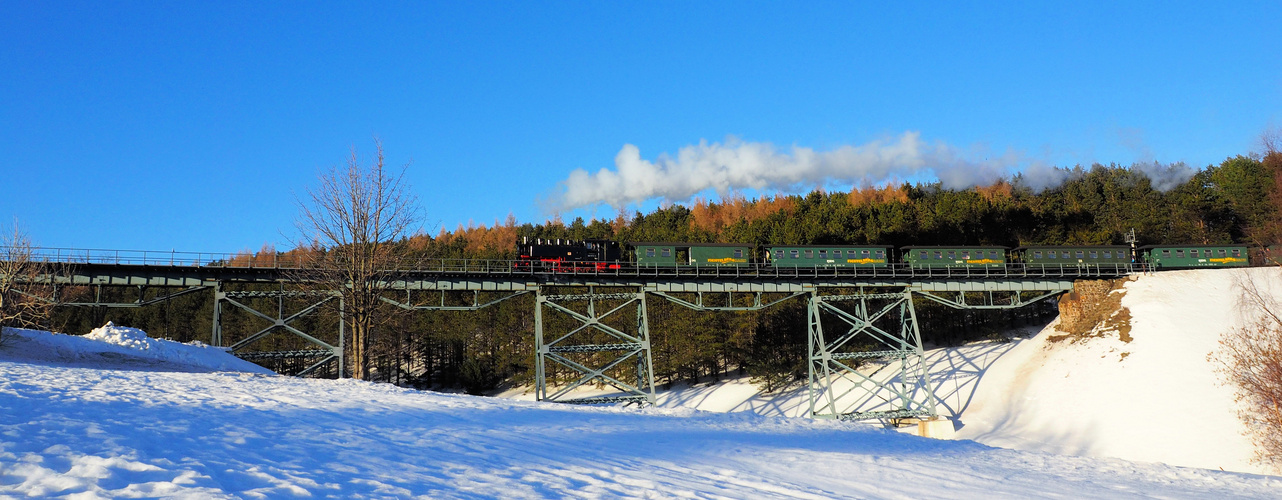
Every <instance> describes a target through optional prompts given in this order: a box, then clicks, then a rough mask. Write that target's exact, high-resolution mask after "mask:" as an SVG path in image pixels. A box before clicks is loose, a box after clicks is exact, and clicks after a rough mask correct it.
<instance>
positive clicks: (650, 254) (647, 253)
mask: <svg viewBox="0 0 1282 500" xmlns="http://www.w3.org/2000/svg"><path fill="white" fill-rule="evenodd" d="M645 256H646V257H654V249H653V248H647V249H645Z"/></svg>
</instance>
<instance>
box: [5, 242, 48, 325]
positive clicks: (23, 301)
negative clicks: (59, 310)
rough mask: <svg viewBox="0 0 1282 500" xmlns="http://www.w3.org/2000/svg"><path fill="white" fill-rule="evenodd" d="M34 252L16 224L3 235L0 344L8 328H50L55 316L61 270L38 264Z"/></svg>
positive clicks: (44, 263)
mask: <svg viewBox="0 0 1282 500" xmlns="http://www.w3.org/2000/svg"><path fill="white" fill-rule="evenodd" d="M34 250H35V247H34V245H32V243H31V239H30V238H29V237H28V236H27V235H26V233H24V232H23V231H22V229H21V228H20V227H19V226H18V223H17V222H16V221H15V222H14V224H13V228H12V230H11V231H4V232H2V233H0V343H3V341H4V338H5V332H4V329H5V328H43V327H48V323H49V319H50V318H51V317H52V315H53V307H54V305H55V296H54V292H55V290H54V274H55V272H56V271H57V267H56V264H53V263H49V262H43V261H39V260H36V259H35V258H34V255H35V254H34Z"/></svg>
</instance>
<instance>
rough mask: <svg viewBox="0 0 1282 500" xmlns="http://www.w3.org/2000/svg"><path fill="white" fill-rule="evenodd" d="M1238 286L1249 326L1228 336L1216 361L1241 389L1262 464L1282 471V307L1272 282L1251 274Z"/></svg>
mask: <svg viewBox="0 0 1282 500" xmlns="http://www.w3.org/2000/svg"><path fill="white" fill-rule="evenodd" d="M1272 272H1276V270H1273V271H1272ZM1238 287H1239V288H1240V289H1241V291H1242V295H1241V299H1240V303H1239V306H1240V308H1241V311H1242V317H1243V318H1244V319H1245V322H1244V325H1243V326H1241V327H1238V328H1234V329H1232V330H1230V331H1229V332H1227V333H1225V334H1224V337H1223V338H1221V339H1220V348H1219V350H1217V351H1216V352H1214V353H1212V355H1211V359H1212V361H1214V362H1216V363H1217V364H1218V365H1219V367H1218V370H1219V372H1220V373H1221V375H1223V376H1224V378H1225V379H1226V380H1227V382H1228V383H1229V384H1230V385H1232V386H1233V388H1234V389H1235V398H1236V399H1237V401H1238V403H1239V404H1240V406H1239V409H1238V417H1239V418H1240V419H1241V420H1242V422H1243V424H1245V426H1246V430H1245V433H1246V435H1247V436H1248V437H1249V438H1251V441H1252V442H1253V443H1254V444H1255V449H1256V456H1255V458H1256V461H1257V462H1259V463H1261V464H1264V465H1269V466H1273V467H1282V304H1279V303H1278V301H1277V300H1276V299H1275V298H1274V297H1275V296H1276V291H1275V290H1272V289H1270V286H1269V283H1268V282H1265V283H1263V284H1261V283H1260V282H1259V281H1257V280H1255V279H1252V278H1251V277H1250V275H1248V276H1247V277H1246V278H1244V279H1243V280H1241V281H1240V282H1239V284H1238Z"/></svg>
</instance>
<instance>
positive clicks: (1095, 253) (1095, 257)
mask: <svg viewBox="0 0 1282 500" xmlns="http://www.w3.org/2000/svg"><path fill="white" fill-rule="evenodd" d="M1091 258H1092V259H1098V258H1099V252H1096V251H1094V250H1091Z"/></svg>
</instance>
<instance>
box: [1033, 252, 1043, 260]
mask: <svg viewBox="0 0 1282 500" xmlns="http://www.w3.org/2000/svg"><path fill="white" fill-rule="evenodd" d="M1033 258H1034V259H1040V258H1042V251H1041V250H1034V251H1033Z"/></svg>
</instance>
